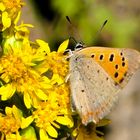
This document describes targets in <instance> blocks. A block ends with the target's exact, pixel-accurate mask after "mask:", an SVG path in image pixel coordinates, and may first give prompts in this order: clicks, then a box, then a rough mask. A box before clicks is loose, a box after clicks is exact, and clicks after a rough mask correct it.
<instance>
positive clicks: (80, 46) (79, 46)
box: [75, 42, 83, 50]
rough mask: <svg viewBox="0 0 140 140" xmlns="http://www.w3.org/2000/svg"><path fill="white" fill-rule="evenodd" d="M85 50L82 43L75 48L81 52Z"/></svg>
mask: <svg viewBox="0 0 140 140" xmlns="http://www.w3.org/2000/svg"><path fill="white" fill-rule="evenodd" d="M82 48H83V44H82V43H81V42H79V43H77V44H76V46H75V50H81V49H82Z"/></svg>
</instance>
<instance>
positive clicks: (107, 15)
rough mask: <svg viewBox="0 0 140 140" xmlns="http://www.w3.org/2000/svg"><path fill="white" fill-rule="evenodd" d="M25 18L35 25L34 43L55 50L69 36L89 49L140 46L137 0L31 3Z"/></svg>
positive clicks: (32, 1) (70, 0)
mask: <svg viewBox="0 0 140 140" xmlns="http://www.w3.org/2000/svg"><path fill="white" fill-rule="evenodd" d="M66 16H69V17H70V19H71V22H72V24H73V28H72V27H71V26H70V24H69V23H68V22H67V20H66V18H65V17H66ZM22 19H23V20H24V22H26V23H32V24H33V25H35V28H34V29H32V31H31V39H32V40H35V39H36V38H42V39H44V40H45V41H47V42H49V44H51V46H52V47H53V46H55V45H56V44H60V42H62V41H63V40H64V39H66V38H68V37H69V36H73V37H75V39H76V40H77V41H83V42H84V43H85V44H86V45H87V46H91V45H92V46H93V45H101V46H109V47H131V48H134V47H135V48H138V47H139V44H140V39H139V33H140V1H136V0H133V1H132V0H127V1H126V0H116V1H113V0H38V1H37V0H29V1H26V6H24V7H23V13H22ZM105 20H108V22H107V24H106V26H105V27H104V28H103V30H102V31H101V32H100V28H101V26H102V24H103V23H104V21H105ZM74 28H75V29H74ZM35 30H37V31H35ZM98 32H100V33H99V34H98Z"/></svg>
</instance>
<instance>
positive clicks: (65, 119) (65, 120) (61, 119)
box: [56, 116, 74, 127]
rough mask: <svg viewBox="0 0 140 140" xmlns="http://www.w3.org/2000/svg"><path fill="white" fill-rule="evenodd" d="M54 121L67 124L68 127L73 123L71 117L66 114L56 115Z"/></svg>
mask: <svg viewBox="0 0 140 140" xmlns="http://www.w3.org/2000/svg"><path fill="white" fill-rule="evenodd" d="M56 121H57V122H58V123H60V124H63V125H68V126H69V127H73V125H74V123H73V121H72V119H70V118H69V117H68V116H64V117H63V116H59V117H57V119H56Z"/></svg>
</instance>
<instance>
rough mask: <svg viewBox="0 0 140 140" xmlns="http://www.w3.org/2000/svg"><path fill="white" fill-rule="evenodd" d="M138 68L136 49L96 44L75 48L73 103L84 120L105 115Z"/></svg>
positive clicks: (72, 85)
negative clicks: (106, 46)
mask: <svg viewBox="0 0 140 140" xmlns="http://www.w3.org/2000/svg"><path fill="white" fill-rule="evenodd" d="M139 68H140V53H139V52H138V51H136V50H134V49H128V48H105V47H96V46H94V47H87V48H83V49H78V50H76V51H74V52H73V55H72V56H71V58H70V63H69V69H70V77H69V81H70V90H71V104H72V109H73V110H75V111H77V112H78V114H79V115H80V118H81V120H82V123H83V124H84V125H87V124H88V123H89V122H94V123H98V122H99V120H101V119H102V118H104V117H105V116H106V115H107V114H108V113H109V112H110V110H111V109H112V107H113V106H114V104H115V103H116V101H117V100H118V97H119V92H120V91H121V90H122V89H123V88H124V87H125V86H126V84H127V83H128V81H129V80H130V78H131V77H132V75H133V74H134V73H135V72H136V70H138V69H139Z"/></svg>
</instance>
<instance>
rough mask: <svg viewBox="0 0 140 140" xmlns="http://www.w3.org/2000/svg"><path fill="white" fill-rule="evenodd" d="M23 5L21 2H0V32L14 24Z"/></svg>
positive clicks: (16, 0) (17, 0) (14, 0)
mask: <svg viewBox="0 0 140 140" xmlns="http://www.w3.org/2000/svg"><path fill="white" fill-rule="evenodd" d="M22 5H23V3H22V2H21V0H1V1H0V31H4V30H5V29H7V28H9V27H10V26H12V25H13V24H16V22H17V20H18V18H19V15H20V10H21V7H22Z"/></svg>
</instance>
